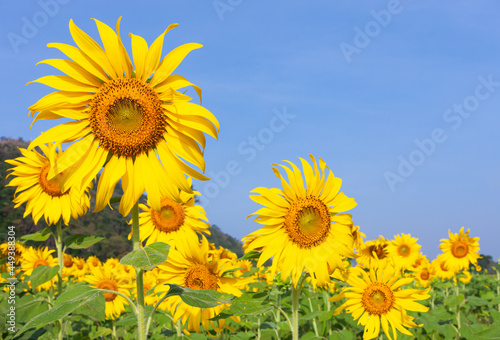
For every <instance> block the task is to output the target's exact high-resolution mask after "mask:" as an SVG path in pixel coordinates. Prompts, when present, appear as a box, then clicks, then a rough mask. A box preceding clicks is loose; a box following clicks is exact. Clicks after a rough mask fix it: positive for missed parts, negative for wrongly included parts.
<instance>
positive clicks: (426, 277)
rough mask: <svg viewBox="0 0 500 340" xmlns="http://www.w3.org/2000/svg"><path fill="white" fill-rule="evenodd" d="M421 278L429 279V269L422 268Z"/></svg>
mask: <svg viewBox="0 0 500 340" xmlns="http://www.w3.org/2000/svg"><path fill="white" fill-rule="evenodd" d="M420 278H421V279H422V280H429V271H428V270H426V269H424V270H422V272H421V273H420Z"/></svg>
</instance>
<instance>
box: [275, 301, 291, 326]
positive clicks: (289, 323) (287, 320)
mask: <svg viewBox="0 0 500 340" xmlns="http://www.w3.org/2000/svg"><path fill="white" fill-rule="evenodd" d="M274 308H276V309H277V310H279V311H280V313H281V314H283V315H284V316H285V319H286V322H288V326H290V330H292V329H293V325H292V322H291V321H290V318H289V317H288V315H287V314H286V313H285V311H284V310H283V309H281V307H278V306H274Z"/></svg>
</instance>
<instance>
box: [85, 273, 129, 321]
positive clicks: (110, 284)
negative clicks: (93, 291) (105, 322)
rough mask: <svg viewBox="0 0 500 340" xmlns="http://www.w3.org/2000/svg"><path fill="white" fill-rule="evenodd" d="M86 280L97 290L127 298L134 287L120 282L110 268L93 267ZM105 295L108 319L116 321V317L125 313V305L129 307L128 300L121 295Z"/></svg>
mask: <svg viewBox="0 0 500 340" xmlns="http://www.w3.org/2000/svg"><path fill="white" fill-rule="evenodd" d="M84 280H85V281H87V282H88V283H90V284H91V285H92V286H94V287H95V288H99V289H106V290H113V291H116V292H119V293H123V294H124V295H126V296H130V291H129V289H130V288H132V287H131V286H130V285H129V284H126V283H124V282H123V281H122V280H120V278H118V277H117V275H116V274H115V272H114V271H112V270H111V269H110V268H109V267H106V266H99V267H91V268H90V274H89V275H87V276H85V278H84ZM103 295H104V298H105V299H106V307H105V308H106V309H105V311H104V313H105V315H106V319H113V320H114V319H115V318H116V317H118V316H120V315H121V314H122V313H123V312H125V305H126V304H127V305H128V302H127V299H125V298H124V297H123V296H121V295H118V294H113V293H103Z"/></svg>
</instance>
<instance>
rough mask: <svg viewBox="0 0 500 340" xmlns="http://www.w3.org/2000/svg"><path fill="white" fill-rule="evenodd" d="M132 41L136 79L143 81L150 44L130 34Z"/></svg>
mask: <svg viewBox="0 0 500 340" xmlns="http://www.w3.org/2000/svg"><path fill="white" fill-rule="evenodd" d="M129 37H130V38H131V40H132V57H133V58H134V65H135V77H136V78H137V79H139V80H142V78H143V74H144V64H145V62H146V54H147V52H148V43H147V42H146V40H144V38H143V37H141V36H139V35H135V34H132V33H129Z"/></svg>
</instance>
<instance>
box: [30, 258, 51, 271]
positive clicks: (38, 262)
mask: <svg viewBox="0 0 500 340" xmlns="http://www.w3.org/2000/svg"><path fill="white" fill-rule="evenodd" d="M39 266H50V264H49V261H47V260H45V259H38V260H36V261H35V263H33V269H35V268H36V267H39Z"/></svg>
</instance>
